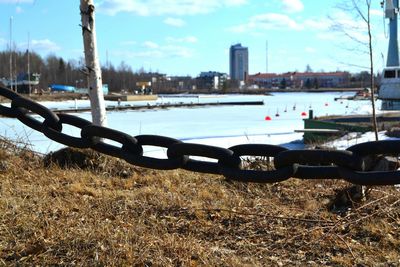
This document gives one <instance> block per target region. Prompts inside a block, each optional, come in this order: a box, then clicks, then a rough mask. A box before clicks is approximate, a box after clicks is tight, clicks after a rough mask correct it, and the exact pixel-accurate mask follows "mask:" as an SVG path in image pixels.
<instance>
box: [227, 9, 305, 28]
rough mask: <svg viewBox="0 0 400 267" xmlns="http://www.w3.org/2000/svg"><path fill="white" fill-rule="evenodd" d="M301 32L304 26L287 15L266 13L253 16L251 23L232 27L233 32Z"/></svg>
mask: <svg viewBox="0 0 400 267" xmlns="http://www.w3.org/2000/svg"><path fill="white" fill-rule="evenodd" d="M277 29H278V30H301V29H303V25H301V24H298V23H297V22H296V21H295V20H293V19H292V18H290V17H289V16H287V15H283V14H277V13H266V14H261V15H256V16H253V17H251V18H250V19H249V22H247V23H245V24H241V25H238V26H234V27H231V28H230V30H231V31H233V32H247V31H255V30H277Z"/></svg>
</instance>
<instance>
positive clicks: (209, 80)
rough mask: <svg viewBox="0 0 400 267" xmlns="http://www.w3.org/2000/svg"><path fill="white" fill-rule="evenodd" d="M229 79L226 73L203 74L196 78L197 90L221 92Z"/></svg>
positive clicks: (210, 72)
mask: <svg viewBox="0 0 400 267" xmlns="http://www.w3.org/2000/svg"><path fill="white" fill-rule="evenodd" d="M227 78H228V74H226V73H221V72H217V71H207V72H201V73H200V75H199V76H198V77H197V78H196V80H197V88H199V89H211V90H221V89H222V88H223V86H224V83H225V81H226V80H227Z"/></svg>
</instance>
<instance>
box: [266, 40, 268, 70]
mask: <svg viewBox="0 0 400 267" xmlns="http://www.w3.org/2000/svg"><path fill="white" fill-rule="evenodd" d="M266 54H267V55H266V73H268V41H267V42H266Z"/></svg>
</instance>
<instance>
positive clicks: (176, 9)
mask: <svg viewBox="0 0 400 267" xmlns="http://www.w3.org/2000/svg"><path fill="white" fill-rule="evenodd" d="M0 1H1V0H0ZM246 3H247V0H103V1H102V2H100V3H99V5H98V10H99V12H103V13H106V14H108V15H112V16H113V15H116V14H118V13H121V12H128V13H134V14H136V15H140V16H150V15H166V14H173V15H196V14H207V13H210V12H213V11H215V10H216V9H218V8H222V7H230V6H240V5H244V4H246Z"/></svg>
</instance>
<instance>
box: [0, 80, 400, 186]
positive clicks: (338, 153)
mask: <svg viewBox="0 0 400 267" xmlns="http://www.w3.org/2000/svg"><path fill="white" fill-rule="evenodd" d="M0 96H3V97H5V98H7V99H9V100H10V101H11V107H5V106H3V105H0V115H2V116H6V117H11V118H17V119H18V120H20V121H21V122H22V123H24V124H25V125H27V126H29V127H31V128H33V129H35V130H37V131H39V132H42V133H43V134H44V135H45V136H47V137H48V138H50V139H52V140H54V141H56V142H58V143H61V144H63V145H66V146H71V147H76V148H92V149H94V150H96V151H98V152H100V153H104V154H107V155H110V156H113V157H118V158H121V159H124V160H125V161H127V162H128V163H131V164H133V165H137V166H141V167H145V168H151V169H160V170H173V169H178V168H181V169H185V170H190V171H195V172H201V173H211V174H220V175H223V176H225V177H226V178H227V179H231V180H237V181H241V182H257V183H274V182H281V181H284V180H287V179H289V178H300V179H343V180H346V181H348V182H350V183H353V184H359V185H394V184H400V171H368V170H367V169H366V161H367V158H368V157H370V156H373V155H381V154H388V155H396V156H397V155H399V154H400V141H396V140H385V141H374V142H366V143H362V144H358V145H355V146H352V147H349V148H348V149H346V150H288V149H286V148H284V147H281V146H275V145H266V144H245V145H237V146H233V147H230V148H221V147H215V146H209V145H201V144H190V143H183V142H182V141H180V140H176V139H173V138H170V137H165V136H158V135H138V136H131V135H129V134H127V133H124V132H120V131H117V130H114V129H110V128H107V127H102V126H96V125H94V124H92V123H91V122H90V121H87V120H85V119H82V118H80V117H77V116H73V115H68V114H61V113H54V112H52V111H51V110H50V109H48V108H46V107H45V106H42V105H40V104H38V103H36V102H34V101H32V100H30V99H28V98H25V97H23V96H21V95H19V94H17V93H15V92H13V91H11V90H9V89H7V88H4V87H0ZM29 111H30V112H32V113H33V114H37V115H39V116H41V117H42V118H43V119H44V120H43V122H42V121H40V120H37V119H35V118H34V117H33V116H32V115H29V114H28V112H29ZM64 124H66V125H71V126H75V127H77V128H79V129H80V130H81V132H80V137H74V136H69V135H66V134H64V133H62V129H63V125H64ZM105 139H108V140H111V141H114V142H117V143H119V144H120V146H117V145H111V144H107V143H105V142H104V141H103V140H105ZM143 146H155V147H161V148H165V149H166V156H167V158H166V159H160V158H152V157H148V156H144V155H143ZM243 156H250V157H252V156H257V157H266V158H274V161H273V163H274V168H273V169H271V170H248V169H243V165H244V162H243V160H242V157H243ZM191 157H192V158H191ZM193 157H202V158H207V159H208V160H199V159H193ZM209 159H212V161H210V160H209Z"/></svg>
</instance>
